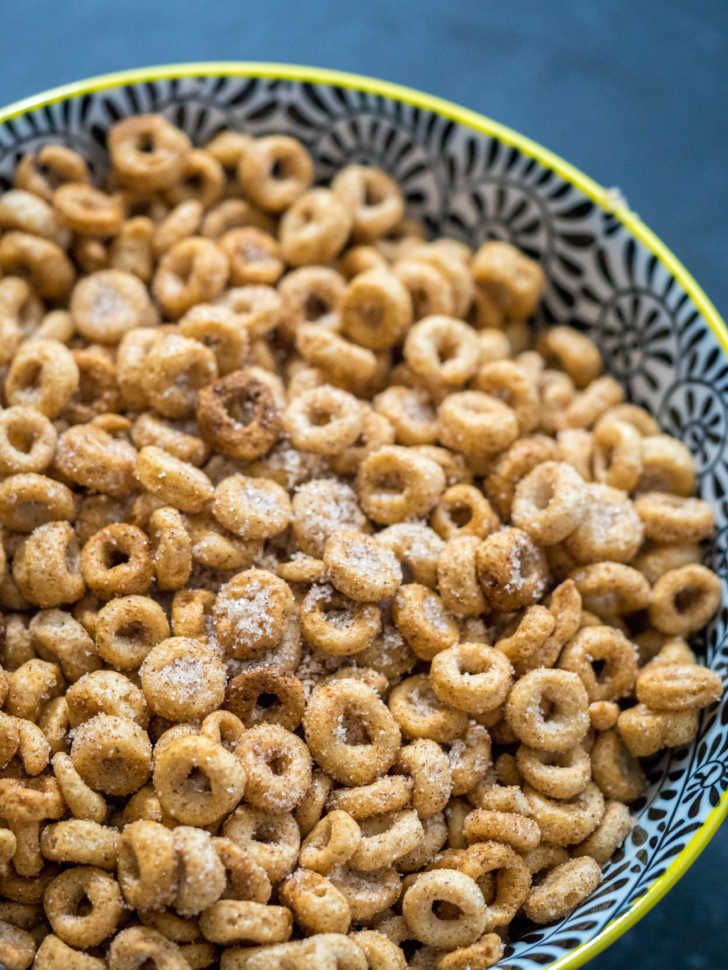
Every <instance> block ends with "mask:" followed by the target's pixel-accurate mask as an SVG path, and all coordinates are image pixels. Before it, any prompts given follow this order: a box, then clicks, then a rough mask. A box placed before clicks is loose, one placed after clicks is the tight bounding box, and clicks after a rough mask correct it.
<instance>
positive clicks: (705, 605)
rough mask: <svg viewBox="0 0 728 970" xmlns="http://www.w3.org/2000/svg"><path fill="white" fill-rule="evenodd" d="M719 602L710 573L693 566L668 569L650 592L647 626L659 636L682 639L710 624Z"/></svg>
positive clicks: (717, 582) (716, 583)
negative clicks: (679, 637)
mask: <svg viewBox="0 0 728 970" xmlns="http://www.w3.org/2000/svg"><path fill="white" fill-rule="evenodd" d="M720 599H721V588H720V580H719V578H718V577H717V576H716V574H715V573H714V572H711V570H710V569H706V568H705V566H700V565H698V564H697V563H690V564H689V565H686V566H680V567H679V568H677V569H670V570H668V571H667V572H665V573H664V575H662V576H660V578H659V579H658V580H657V582H656V583H655V585H654V586H653V588H652V602H651V603H650V606H649V617H650V622H651V623H652V624H653V626H654V627H655V628H656V629H658V630H659V631H660V632H662V633H668V634H671V635H678V636H681V635H682V636H684V635H686V634H688V633H693V632H694V631H695V630H699V629H700V628H701V627H702V626H704V625H705V624H706V623H707V622H708V621H709V620H710V618H711V617H712V616H713V615H714V614H715V611H716V610H717V609H718V607H719V605H720Z"/></svg>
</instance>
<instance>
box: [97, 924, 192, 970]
mask: <svg viewBox="0 0 728 970" xmlns="http://www.w3.org/2000/svg"><path fill="white" fill-rule="evenodd" d="M149 962H151V963H152V964H153V965H154V966H159V967H164V968H165V970H188V968H189V966H190V965H189V963H188V962H187V961H186V960H185V958H184V956H183V955H182V950H181V949H180V947H178V946H177V944H176V943H173V942H172V940H170V939H168V938H167V937H166V936H164V935H163V934H162V933H158V932H157V931H156V930H153V929H150V928H149V927H147V926H130V927H128V929H125V930H122V931H121V933H117V934H116V936H115V937H114V939H113V940H112V941H111V946H110V947H109V957H108V963H109V970H141V968H142V967H143V966H144V964H145V963H149Z"/></svg>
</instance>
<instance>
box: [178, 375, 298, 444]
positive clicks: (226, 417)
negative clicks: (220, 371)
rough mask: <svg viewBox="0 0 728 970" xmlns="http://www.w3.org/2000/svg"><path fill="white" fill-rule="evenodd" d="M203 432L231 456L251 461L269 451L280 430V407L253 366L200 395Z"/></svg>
mask: <svg viewBox="0 0 728 970" xmlns="http://www.w3.org/2000/svg"><path fill="white" fill-rule="evenodd" d="M197 421H198V423H199V426H200V432H201V434H202V436H203V438H205V440H206V441H208V442H209V443H210V444H211V445H212V446H213V447H214V448H216V449H217V450H218V451H221V452H223V454H226V455H229V456H230V457H231V458H241V459H244V460H245V461H252V460H253V459H255V458H260V457H261V456H262V455H264V454H266V453H267V452H268V451H269V450H270V449H271V447H272V446H273V444H274V443H275V441H276V439H277V438H278V435H279V433H280V429H281V414H280V406H279V403H278V401H277V400H276V397H275V394H274V392H273V390H272V389H271V386H270V385H269V384H268V383H267V382H266V381H264V380H263V379H262V375H260V374H258V373H256V370H255V369H254V368H246V369H244V370H239V371H234V372H233V373H232V374H228V375H227V376H226V377H223V378H220V379H219V380H217V381H215V382H214V383H212V384H209V385H208V386H207V387H205V388H203V389H202V390H201V391H200V393H199V394H198V399H197Z"/></svg>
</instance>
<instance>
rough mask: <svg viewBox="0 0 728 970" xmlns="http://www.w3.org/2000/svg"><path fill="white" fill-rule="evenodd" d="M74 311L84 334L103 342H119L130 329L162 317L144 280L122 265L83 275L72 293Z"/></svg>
mask: <svg viewBox="0 0 728 970" xmlns="http://www.w3.org/2000/svg"><path fill="white" fill-rule="evenodd" d="M71 315H72V317H73V323H74V326H75V328H76V330H77V331H78V332H79V333H80V334H81V335H82V336H83V337H85V338H86V339H87V340H90V341H93V342H98V343H103V344H117V343H118V342H119V341H120V340H121V338H122V337H123V336H124V334H125V333H127V332H128V331H129V330H133V329H134V328H135V327H148V326H153V325H154V324H155V323H157V320H158V317H157V311H156V310H155V309H154V306H153V304H152V302H151V300H150V299H149V294H148V292H147V289H146V287H145V286H144V283H143V282H142V281H141V280H139V279H138V278H137V277H136V276H133V275H132V274H131V273H127V272H124V271H123V270H120V269H107V270H100V271H99V272H97V273H91V274H90V275H89V276H84V277H83V278H82V279H80V280H79V281H78V283H77V284H76V286H75V287H74V290H73V294H72V295H71Z"/></svg>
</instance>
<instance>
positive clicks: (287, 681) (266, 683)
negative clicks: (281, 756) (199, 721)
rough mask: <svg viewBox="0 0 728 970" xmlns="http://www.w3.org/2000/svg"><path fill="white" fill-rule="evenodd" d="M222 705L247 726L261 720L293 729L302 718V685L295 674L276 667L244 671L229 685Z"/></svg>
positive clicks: (303, 703)
mask: <svg viewBox="0 0 728 970" xmlns="http://www.w3.org/2000/svg"><path fill="white" fill-rule="evenodd" d="M263 695H265V701H266V703H265V704H264V703H263V700H264V698H263ZM272 698H275V700H274V701H273V700H271V699H272ZM225 705H226V707H227V708H228V709H229V710H230V711H232V712H233V713H234V714H235V715H237V717H239V718H240V720H241V721H242V723H243V724H244V725H245V726H246V727H251V726H252V725H254V724H260V723H261V722H263V723H272V724H280V725H281V726H282V727H284V728H286V729H287V730H289V731H294V730H295V729H296V728H297V727H298V725H299V724H300V723H301V718H302V717H303V710H304V706H305V700H304V688H303V684H302V683H301V681H300V680H299V679H298V677H295V676H294V675H293V674H291V673H288V672H286V671H284V670H280V669H277V668H275V667H259V668H257V669H255V668H254V669H252V670H244V671H242V673H240V674H238V675H237V676H236V677H233V679H232V680H231V681H230V683H229V684H228V687H227V693H226V697H225Z"/></svg>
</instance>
